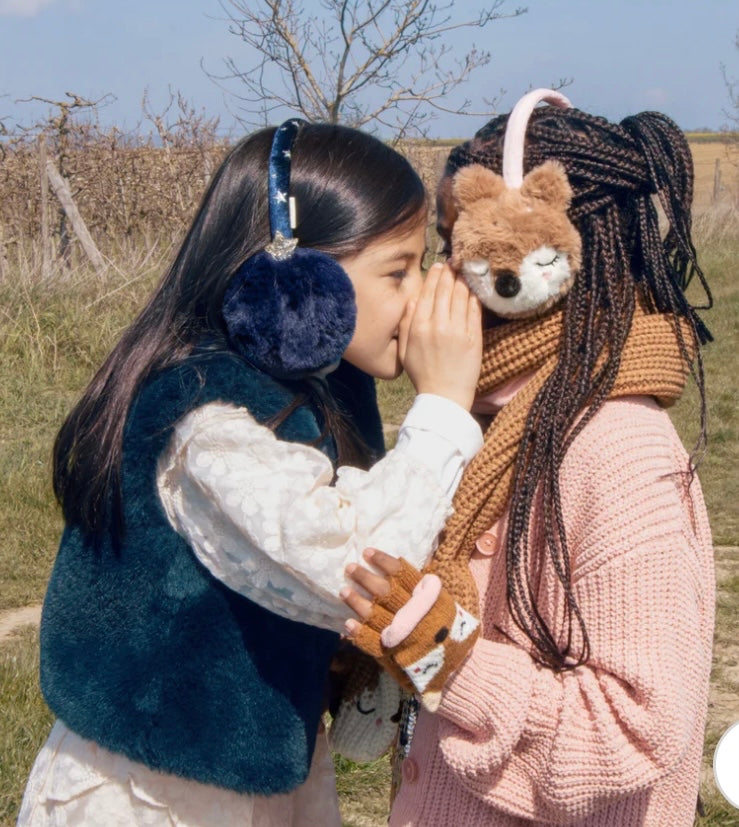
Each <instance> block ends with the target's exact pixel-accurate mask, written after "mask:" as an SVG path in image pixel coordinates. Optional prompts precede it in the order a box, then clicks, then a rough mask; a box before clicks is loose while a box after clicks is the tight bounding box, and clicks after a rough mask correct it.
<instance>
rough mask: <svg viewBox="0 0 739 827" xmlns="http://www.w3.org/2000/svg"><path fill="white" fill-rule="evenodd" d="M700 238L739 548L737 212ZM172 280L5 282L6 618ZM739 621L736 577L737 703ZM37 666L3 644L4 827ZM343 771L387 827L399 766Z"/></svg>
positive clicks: (386, 404) (83, 274) (49, 543)
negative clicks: (57, 497)
mask: <svg viewBox="0 0 739 827" xmlns="http://www.w3.org/2000/svg"><path fill="white" fill-rule="evenodd" d="M697 226H698V230H699V237H700V241H699V250H700V252H701V257H702V261H703V266H704V269H705V271H706V273H707V275H708V278H709V282H710V283H711V285H712V288H713V292H714V297H715V303H716V307H715V309H714V310H712V311H710V312H707V313H706V314H704V317H705V319H706V321H707V323H708V324H709V326H710V327H711V329H712V330H713V332H714V334H715V338H716V341H715V342H714V343H713V344H711V345H710V346H709V347H708V348H707V349H706V351H705V370H706V378H707V386H708V400H709V404H708V416H709V420H708V424H709V431H710V435H711V436H710V442H709V451H708V453H707V454H706V455H705V457H704V458H703V460H702V462H701V465H700V469H699V474H700V476H701V480H702V483H703V487H704V491H705V495H706V500H707V503H708V507H709V512H710V515H711V521H712V526H713V531H714V535H715V540H716V542H717V543H719V544H724V545H735V546H736V545H739V510H738V509H737V507H736V503H737V501H738V499H739V474H738V473H737V467H739V413H738V411H739V404H737V403H739V398H738V396H739V389H738V383H737V373H736V368H735V345H736V342H737V341H739V285H738V284H737V280H736V277H735V268H736V264H735V263H736V261H737V260H739V233H738V232H737V231H736V214H735V213H734V214H732V213H731V211H725V213H724V214H722V215H718V213H717V214H715V215H714V216H713V217H711V218H710V219H706V220H705V221H703V222H702V223H701V222H700V221H699V222H697ZM160 271H161V260H158V261H151V260H149V261H144V262H141V263H139V264H138V265H137V266H136V267H135V268H133V269H132V271H131V272H133V273H134V274H135V278H134V279H130V278H126V277H124V276H123V275H121V274H120V273H119V272H116V271H115V269H111V270H110V272H109V273H108V275H107V276H106V277H104V278H103V279H99V278H97V277H95V276H93V275H92V274H90V273H89V272H87V271H86V270H84V269H82V270H79V271H78V272H76V273H74V274H73V275H72V276H71V277H70V278H69V279H68V280H64V279H62V278H57V280H56V281H55V282H54V283H51V284H47V285H42V284H39V283H38V281H37V280H35V278H34V277H33V268H30V267H29V268H28V271H27V272H26V271H24V272H21V273H18V274H17V278H15V277H14V278H12V279H8V280H7V281H6V282H4V283H0V387H2V388H3V392H2V394H0V477H1V478H2V479H4V480H5V481H6V484H5V486H4V489H3V491H4V493H3V496H2V498H1V499H0V536H1V537H2V538H3V539H2V543H1V544H0V610H1V609H8V608H13V607H18V606H23V605H27V604H31V603H37V602H39V601H40V600H41V598H42V596H43V592H44V587H45V583H46V580H47V577H48V573H49V570H50V567H51V563H52V561H53V557H54V553H55V550H56V543H57V539H58V534H59V530H60V527H61V522H60V518H59V514H58V512H57V509H56V507H55V505H54V503H53V498H52V495H51V488H50V460H49V458H50V451H51V446H52V443H53V439H54V434H55V432H56V430H57V428H58V427H59V425H60V423H61V421H62V419H63V417H64V415H65V414H66V412H67V411H68V410H69V408H70V406H71V405H72V403H73V401H74V400H75V399H76V397H77V396H78V394H79V392H80V391H81V389H82V388H83V387H84V385H85V383H86V382H87V381H88V380H89V378H90V377H91V375H92V373H93V372H94V370H95V368H96V367H97V366H98V365H99V364H100V362H101V361H102V359H103V358H104V356H105V355H106V353H107V352H108V350H109V348H110V347H111V345H112V343H113V342H114V341H115V340H116V338H117V337H118V336H119V334H120V332H121V331H122V330H123V329H124V327H125V326H126V324H127V323H128V321H129V320H130V319H131V318H132V316H133V315H134V313H135V311H136V309H137V307H138V306H139V305H140V303H141V300H142V297H143V296H144V295H145V294H146V293H147V292H148V290H149V289H150V288H151V286H152V284H153V282H154V280H155V278H156V274H157V273H158V272H160ZM691 289H692V288H691ZM378 393H379V399H380V405H381V409H382V412H383V420H384V422H385V424H386V426H387V428H388V441H389V442H390V443H392V441H393V430H394V428H396V427H397V425H399V424H400V422H401V421H402V418H403V416H404V414H405V411H406V410H407V408H408V406H409V405H410V402H411V400H412V396H413V391H412V387H411V386H410V383H409V382H408V380H407V379H404V378H403V379H401V380H399V381H397V382H394V383H380V385H379V388H378ZM697 411H698V405H697V395H696V393H695V391H694V389H688V391H687V392H686V394H685V396H684V398H683V399H682V400H681V401H680V402H679V403H678V405H677V406H676V407H675V408H674V411H673V413H674V419H675V422H676V425H677V427H678V430H679V432H680V434H681V436H682V437H683V440H684V442H685V443H686V445H688V446H691V445H692V444H693V443H694V441H695V439H696V437H697V430H696V426H695V422H696V416H697ZM738 612H739V578H737V577H736V566H735V568H734V575H733V579H732V576H729V575H727V578H726V581H725V582H724V583H723V584H722V589H721V591H720V592H719V599H718V619H717V634H716V658H715V666H714V674H713V678H712V685H713V686H714V687H715V689H716V692H717V693H718V694H717V698H719V700H721V699H722V698H724V697H725V696H728V697H731V696H732V695H733V694H735V692H736V689H735V687H736V684H737V683H739V671H735V669H737V660H736V658H737V652H736V643H735V640H734V638H735V633H734V631H733V630H734V628H735V618H736V616H737V613H738ZM37 658H38V653H37V647H36V643H35V636H34V635H32V634H25V635H23V636H21V637H19V638H18V639H17V640H14V641H12V642H11V643H6V644H2V645H0V698H2V702H3V713H2V719H1V720H2V723H0V825H10V824H12V823H13V819H14V817H15V813H16V812H17V807H18V804H19V801H20V795H21V793H22V788H23V785H24V783H25V778H26V776H27V773H28V769H29V767H30V764H31V762H32V761H33V757H34V755H35V753H36V751H37V749H38V747H39V746H40V744H41V743H42V742H43V740H44V738H45V736H46V734H47V732H48V729H49V727H50V723H51V719H50V716H49V713H48V710H47V709H46V708H45V706H44V704H43V702H42V701H41V699H40V696H39V692H38V686H37ZM722 702H723V701H722ZM725 711H726V710H725V708H724V713H725ZM724 713H722V714H724ZM736 717H739V713H737V714H736ZM728 723H729V722H728V721H727V722H724V719H723V718H721V716H720V715H719V714H718V713H717V712H716V710H713V711H712V713H711V717H709V727H708V731H707V740H706V752H705V754H706V756H707V758H706V761H707V764H706V775H705V779H704V790H705V791H706V806H707V812H708V816H707V818H706V819H704V820H702V821H701V822H700V823H701V824H705V825H729V824H736V823H737V815H736V811H734V810H731V809H730V808H728V805H726V803H725V802H724V801H723V799H722V798H721V797H720V795H719V794H718V792H717V791H715V789H712V786H711V785H712V780H711V778H710V755H711V754H712V748H713V746H714V745H715V743H716V741H717V740H718V737H719V736H720V734H721V732H723V730H724V729H725V728H726V726H727V725H728ZM337 763H338V767H337V769H338V773H339V788H340V794H341V798H342V806H343V807H344V811H345V817H346V819H347V821H346V824H347V825H352V826H353V827H368V825H375V824H382V823H384V819H385V815H386V808H387V800H386V790H387V785H388V777H389V769H388V763H387V760H381V761H379V762H375V763H374V764H372V765H361V766H357V765H354V764H351V763H350V762H345V761H343V760H339V761H338V762H337Z"/></svg>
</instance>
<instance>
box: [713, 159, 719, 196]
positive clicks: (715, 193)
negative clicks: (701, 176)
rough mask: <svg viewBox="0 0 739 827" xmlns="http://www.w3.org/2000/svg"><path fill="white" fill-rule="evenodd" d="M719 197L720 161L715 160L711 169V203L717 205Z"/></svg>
mask: <svg viewBox="0 0 739 827" xmlns="http://www.w3.org/2000/svg"><path fill="white" fill-rule="evenodd" d="M720 196H721V159H720V158H716V163H715V164H714V167H713V203H714V204H718V200H719V198H720Z"/></svg>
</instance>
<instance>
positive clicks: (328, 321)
mask: <svg viewBox="0 0 739 827" xmlns="http://www.w3.org/2000/svg"><path fill="white" fill-rule="evenodd" d="M302 124H303V121H300V120H297V119H294V120H290V121H287V122H286V123H284V124H282V126H280V127H279V128H278V129H277V130H276V131H275V136H274V139H273V142H272V148H271V151H270V159H269V172H268V174H269V179H268V187H269V212H270V232H271V236H272V242H271V243H270V244H268V245H267V247H266V248H265V249H264V250H262V251H261V252H259V253H257V254H256V255H254V256H252V257H251V258H249V259H248V260H247V261H245V262H244V263H243V264H242V265H241V266H240V267H239V269H238V270H237V271H236V272H235V273H234V275H233V277H232V279H231V281H230V282H229V285H228V288H227V289H226V292H225V295H224V300H223V319H224V322H225V325H226V330H227V333H228V337H229V342H230V344H231V346H232V347H233V349H234V350H236V351H237V352H238V353H240V354H241V355H242V356H244V358H246V359H247V360H248V361H249V362H251V363H252V364H254V365H256V367H258V368H260V369H261V370H264V371H265V372H266V373H269V374H270V375H272V376H276V377H278V378H283V379H298V378H301V377H305V376H309V375H311V374H316V373H320V372H322V371H325V370H327V369H330V368H331V367H332V366H333V365H336V364H338V363H339V360H340V359H341V356H342V354H343V353H344V351H345V350H346V348H347V346H348V344H349V342H350V341H351V338H352V335H353V333H354V327H355V324H356V318H357V308H356V302H355V295H354V287H353V285H352V283H351V280H350V279H349V276H348V275H347V274H346V272H345V271H344V269H343V268H342V267H341V265H340V264H339V263H338V262H337V261H336V260H335V259H333V258H332V257H331V256H329V255H327V254H326V253H321V252H319V251H318V250H313V249H311V248H307V247H298V246H297V245H298V240H297V239H295V238H293V235H292V229H293V226H292V225H293V224H294V221H292V220H291V213H292V212H293V210H292V209H291V201H293V204H294V200H293V199H291V198H290V195H289V192H290V159H291V152H292V144H293V141H294V138H295V135H296V134H297V133H298V130H299V129H300V126H301V125H302ZM298 208H299V205H298Z"/></svg>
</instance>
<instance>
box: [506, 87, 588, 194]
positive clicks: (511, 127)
mask: <svg viewBox="0 0 739 827" xmlns="http://www.w3.org/2000/svg"><path fill="white" fill-rule="evenodd" d="M541 101H546V103H550V104H552V106H558V107H560V109H570V108H572V104H571V103H570V100H569V98H566V97H565V96H564V95H563V94H562V93H561V92H555V91H554V90H553V89H534V90H532V91H531V92H528V93H527V94H525V95H524V96H523V97H522V98H521V99H520V100H519V101H518V103H517V104H516V105H515V106H514V107H513V109H512V110H511V114H510V115H509V116H508V123H507V124H506V130H505V137H504V139H503V180H504V181H505V184H506V186H507V187H508V189H520V188H521V184H523V147H524V138H525V136H526V125H527V124H528V122H529V118H530V117H531V113H532V112H533V111H534V108H535V107H536V104H537V103H540V102H541Z"/></svg>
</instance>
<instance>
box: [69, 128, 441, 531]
mask: <svg viewBox="0 0 739 827" xmlns="http://www.w3.org/2000/svg"><path fill="white" fill-rule="evenodd" d="M273 135H274V128H269V129H264V130H261V131H259V132H256V133H254V134H252V135H250V136H247V137H246V138H244V139H243V140H242V141H240V142H239V143H238V144H237V145H236V146H235V147H234V148H233V149H232V150H231V151H230V152H229V154H228V156H227V157H226V159H225V160H224V161H223V163H222V164H221V166H220V167H219V169H218V171H217V172H216V173H215V175H214V177H213V180H212V181H211V183H210V186H209V187H208V189H207V191H206V193H205V195H204V196H203V199H202V202H201V204H200V207H199V209H198V211H197V213H196V215H195V218H194V219H193V222H192V224H191V226H190V228H189V230H188V232H187V234H186V236H185V239H184V241H183V242H182V245H181V246H180V248H179V251H178V253H177V255H176V257H175V259H174V261H173V263H172V265H171V266H170V267H169V269H168V270H167V272H166V273H165V274H164V276H163V278H162V280H161V282H160V284H159V286H158V288H157V289H156V290H155V291H154V293H153V295H152V296H151V297H150V299H149V301H148V302H147V304H146V306H145V307H144V309H143V310H142V311H141V313H140V314H139V315H138V317H137V318H136V319H135V320H134V322H133V323H132V324H131V326H130V327H129V328H128V329H127V330H126V331H125V332H124V334H123V335H122V337H121V339H120V340H119V342H118V343H117V345H116V346H115V347H114V348H113V350H112V352H111V353H110V355H109V356H108V358H107V359H106V361H105V362H104V363H103V365H102V367H101V368H100V369H99V370H98V372H97V373H96V374H95V376H94V377H93V379H92V381H91V382H90V384H89V386H88V387H87V389H86V391H85V392H84V394H83V396H82V398H81V399H80V401H79V402H78V403H77V405H76V406H75V408H74V409H73V410H72V412H71V413H70V414H69V416H68V417H67V419H66V420H65V422H64V424H63V425H62V427H61V429H60V431H59V433H58V435H57V438H56V441H55V444H54V471H53V483H54V492H55V494H56V497H57V500H58V501H59V503H60V504H61V506H62V511H63V513H64V516H65V519H66V520H67V521H68V522H69V523H72V524H77V525H80V526H82V527H83V528H84V529H86V530H89V531H92V532H96V531H98V530H100V529H101V528H102V526H103V521H104V518H105V513H106V504H107V503H113V508H114V510H115V511H116V512H120V480H119V476H120V467H121V455H122V450H123V430H124V426H125V421H126V416H127V413H128V410H129V408H130V406H131V403H132V400H133V399H134V397H135V395H136V393H137V391H138V390H139V388H140V387H141V385H142V383H143V382H144V381H145V380H146V378H147V377H149V376H150V375H151V374H153V373H154V372H157V371H160V370H163V369H164V368H167V367H169V366H172V365H175V364H177V363H179V362H181V361H182V360H184V359H185V358H186V357H187V356H188V354H190V353H191V351H192V350H193V348H195V347H196V346H197V345H198V344H199V343H201V342H203V341H204V340H206V339H207V340H208V341H209V342H211V343H213V342H215V343H216V344H217V345H218V344H220V345H221V346H222V347H223V348H226V347H227V338H226V331H225V328H224V322H223V317H222V311H221V307H222V303H223V295H224V292H225V290H226V287H227V285H228V282H229V280H230V278H231V277H232V276H233V274H234V273H235V271H236V270H237V269H238V268H239V267H240V266H241V265H242V264H243V262H244V261H246V260H247V259H248V258H250V257H251V256H252V255H254V254H255V253H256V252H258V251H259V250H262V249H264V247H265V246H266V245H267V244H268V243H269V241H270V230H269V216H268V204H267V166H268V158H269V152H270V147H271V144H272V138H273ZM290 192H291V194H292V195H294V196H295V197H296V199H297V202H298V204H299V205H300V209H299V215H298V226H297V227H296V228H295V236H296V237H297V238H298V239H299V241H300V244H301V246H303V247H312V248H315V249H318V250H321V251H322V252H325V253H328V254H330V255H332V256H334V257H337V258H339V257H343V256H352V255H356V254H357V253H359V252H360V251H361V250H362V249H363V248H364V247H365V246H366V245H367V244H368V243H369V242H371V241H372V240H373V239H376V238H378V237H380V236H383V235H385V234H387V233H391V232H395V231H400V230H401V229H402V228H403V227H405V226H406V225H409V224H410V222H413V221H415V220H417V218H418V216H419V214H420V212H421V211H422V210H423V209H424V208H425V205H426V195H425V190H424V187H423V184H422V182H421V180H420V178H419V176H418V175H417V174H416V172H415V171H414V170H413V168H412V167H411V165H410V164H409V163H408V161H407V160H406V159H405V158H403V157H402V156H401V155H399V154H398V153H397V152H395V151H394V150H393V149H391V148H390V147H388V146H386V145H385V144H383V143H382V142H381V141H379V140H378V139H376V138H373V137H372V136H370V135H366V134H364V133H362V132H359V131H357V130H354V129H350V128H348V127H343V126H332V125H328V124H307V125H305V126H303V127H302V128H301V130H300V132H299V134H298V136H297V138H296V139H295V142H294V144H293V148H292V160H291V182H290ZM296 384H299V385H300V387H301V388H302V390H303V392H304V393H305V394H306V395H307V396H308V397H310V398H311V399H315V397H316V387H315V384H314V383H311V382H305V383H296ZM319 396H320V399H318V400H317V402H318V404H319V405H321V406H322V407H323V408H324V409H325V413H326V416H325V417H324V419H325V420H329V421H330V424H331V426H332V427H334V428H337V429H338V430H341V417H340V416H336V412H335V411H334V410H332V407H331V404H330V400H327V399H326V395H325V394H319ZM335 436H337V435H336V434H335ZM340 437H341V434H339V435H338V438H337V443H338V447H339V453H340V461H341V460H345V459H346V456H342V453H343V454H344V455H346V454H347V451H343V452H342V448H343V447H346V445H347V444H349V443H351V442H352V440H351V439H346V440H342V439H341V438H340ZM348 453H349V454H351V453H352V452H351V451H348ZM355 453H356V451H355Z"/></svg>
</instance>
